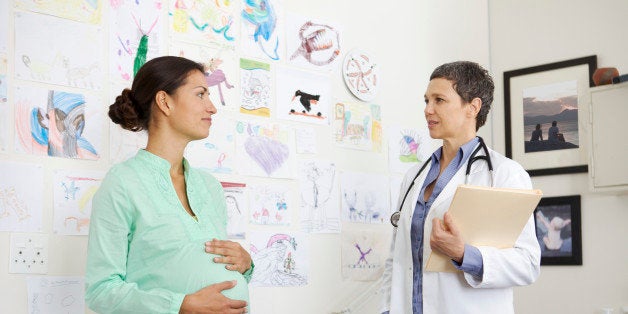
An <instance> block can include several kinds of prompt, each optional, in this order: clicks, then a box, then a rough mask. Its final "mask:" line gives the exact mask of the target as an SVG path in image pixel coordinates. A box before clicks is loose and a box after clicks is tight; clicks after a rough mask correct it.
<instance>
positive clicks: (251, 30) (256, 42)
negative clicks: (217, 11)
mask: <svg viewBox="0 0 628 314" xmlns="http://www.w3.org/2000/svg"><path fill="white" fill-rule="evenodd" d="M280 12H282V10H281V9H280V8H279V2H278V1H277V0H242V11H241V14H240V15H241V18H242V41H241V47H242V51H243V52H244V54H245V55H249V56H251V57H255V58H258V59H265V60H268V59H270V60H275V61H277V60H280V59H283V50H284V48H283V42H282V41H283V38H284V37H283V21H282V18H283V16H281V14H280Z"/></svg>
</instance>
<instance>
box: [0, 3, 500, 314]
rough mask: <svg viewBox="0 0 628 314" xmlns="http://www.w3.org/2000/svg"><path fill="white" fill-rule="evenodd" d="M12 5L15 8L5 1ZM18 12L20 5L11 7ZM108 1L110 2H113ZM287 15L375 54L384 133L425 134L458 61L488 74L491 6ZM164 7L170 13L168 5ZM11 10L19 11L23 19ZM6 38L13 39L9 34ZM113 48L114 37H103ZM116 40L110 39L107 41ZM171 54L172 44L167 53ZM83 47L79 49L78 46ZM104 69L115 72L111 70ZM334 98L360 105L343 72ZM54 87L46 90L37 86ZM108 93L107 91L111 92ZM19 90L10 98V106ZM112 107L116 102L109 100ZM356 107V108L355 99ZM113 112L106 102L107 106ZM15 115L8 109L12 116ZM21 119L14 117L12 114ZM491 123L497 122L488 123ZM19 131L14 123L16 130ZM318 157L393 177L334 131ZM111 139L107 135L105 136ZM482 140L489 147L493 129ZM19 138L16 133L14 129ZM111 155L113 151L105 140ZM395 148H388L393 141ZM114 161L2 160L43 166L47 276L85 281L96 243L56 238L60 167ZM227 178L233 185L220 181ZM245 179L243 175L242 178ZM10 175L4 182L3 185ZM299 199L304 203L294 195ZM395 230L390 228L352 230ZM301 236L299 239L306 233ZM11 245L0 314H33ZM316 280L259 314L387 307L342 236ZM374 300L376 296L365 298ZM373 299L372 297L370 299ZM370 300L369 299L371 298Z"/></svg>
mask: <svg viewBox="0 0 628 314" xmlns="http://www.w3.org/2000/svg"><path fill="white" fill-rule="evenodd" d="M3 1H6V0H3ZM9 2H10V4H12V3H13V1H12V0H9ZM103 2H107V1H104V0H103ZM284 4H285V7H286V10H288V11H292V12H295V13H299V14H301V15H306V16H310V17H314V18H319V19H323V20H327V21H330V22H333V23H338V24H341V25H342V26H343V29H344V33H343V38H342V46H343V48H344V49H347V50H349V49H352V48H361V49H364V50H366V51H369V52H371V53H372V54H373V55H374V56H375V57H376V58H377V60H378V63H379V64H380V66H381V72H380V73H381V78H382V79H381V87H380V93H379V95H378V97H377V98H376V99H375V100H374V101H373V103H377V104H379V105H381V106H382V117H383V125H384V127H386V126H389V125H400V126H405V127H424V126H425V122H424V119H423V112H422V110H423V96H422V95H423V93H424V91H425V87H426V85H427V81H428V77H429V74H430V73H431V71H432V69H433V68H434V67H436V66H437V65H439V64H441V63H444V62H449V61H454V60H461V59H466V60H473V61H476V62H479V63H480V64H483V65H484V66H487V67H488V66H489V53H488V52H489V44H488V34H489V31H488V8H487V1H486V0H473V1H454V0H447V1H434V2H432V1H415V0H403V1H395V2H388V3H386V2H381V1H375V0H365V1H359V2H358V1H335V0H320V1H305V0H300V1H284ZM164 7H167V6H166V5H165V4H164ZM16 11H17V9H13V7H12V6H11V9H10V11H9V12H10V13H13V12H16ZM12 21H13V18H12V14H11V15H10V18H9V23H8V24H9V30H8V31H9V32H10V36H9V38H10V39H11V43H10V45H9V51H8V60H9V64H8V71H9V72H8V76H9V78H11V79H13V78H14V77H13V69H14V65H13V60H15V59H14V55H13V54H14V51H13V37H14V35H13V30H14V29H13V23H12ZM102 27H103V30H104V31H103V34H104V36H106V34H107V32H108V21H107V19H106V15H105V20H104V21H103V22H102ZM0 31H6V30H5V29H4V28H0ZM103 40H104V41H105V38H103ZM105 42H107V41H105ZM165 46H166V47H167V45H165ZM77 49H80V46H77ZM103 67H104V68H105V69H108V67H106V66H103ZM332 80H333V84H334V85H333V93H334V96H335V97H336V98H337V99H338V100H341V101H342V100H352V99H353V98H352V96H351V95H350V94H349V93H348V91H347V90H346V89H345V87H344V85H343V83H342V78H341V75H340V73H338V72H336V73H334V74H333V75H332ZM37 85H42V86H45V85H44V84H37ZM107 89H108V88H105V89H104V90H105V91H106V90H107ZM12 96H13V91H12V90H9V104H11V101H12ZM101 96H102V98H103V99H105V100H107V99H109V95H107V94H106V93H104V92H103V94H102V95H101ZM353 100H354V101H357V100H355V99H353ZM106 105H108V103H104V104H103V106H106ZM12 113H13V112H12V111H11V110H9V114H12ZM11 116H12V115H11ZM489 122H490V121H489ZM10 127H11V129H12V128H13V125H10ZM316 131H317V133H318V150H319V154H318V155H317V156H316V157H318V158H322V159H331V160H333V161H335V162H336V165H337V167H338V169H339V170H348V171H361V172H372V173H377V174H386V173H387V172H388V170H387V154H386V150H384V151H383V152H381V153H369V152H359V151H351V150H346V149H339V148H336V147H334V146H333V145H332V143H331V132H330V130H329V128H328V127H317V128H316ZM103 132H104V135H105V138H107V135H108V132H109V131H108V129H105V130H103ZM482 132H484V133H487V134H488V135H487V134H483V135H484V136H485V137H486V138H487V140H488V141H489V142H490V128H488V127H487V128H485V129H484V130H482ZM10 134H11V135H13V131H10ZM103 147H108V140H105V142H104V145H103ZM384 147H386V143H384ZM108 157H109V156H108V153H106V152H105V153H104V154H103V158H102V159H101V160H100V161H98V162H90V161H80V160H69V159H61V158H46V157H35V156H24V155H20V154H17V153H15V151H14V149H13V145H9V150H8V152H6V153H4V154H0V161H21V162H28V163H33V164H42V165H43V166H44V171H45V179H44V180H45V181H44V183H45V185H46V189H45V191H44V192H45V193H44V203H45V205H44V208H43V212H44V214H43V232H44V233H46V234H48V235H50V251H49V262H50V264H49V265H50V267H49V271H48V275H83V274H84V272H85V252H86V247H87V239H86V237H83V236H58V235H54V234H53V233H52V187H51V185H52V173H53V171H54V170H56V169H68V168H79V169H98V170H106V169H108V168H109V166H110V163H109V161H108V160H109V159H108ZM221 178H227V179H228V178H229V177H225V176H221ZM236 178H237V179H241V178H242V177H236ZM3 179H4V177H3V175H2V174H0V180H3ZM295 199H296V197H295ZM353 227H358V228H372V229H373V230H386V231H390V228H391V227H390V226H389V225H388V224H386V225H382V226H364V225H359V226H353ZM293 229H294V230H295V231H296V230H297V227H296V226H294V227H293ZM9 238H10V234H9V233H7V232H0V243H1V245H0V312H2V313H26V312H27V299H26V284H25V280H24V278H25V276H24V275H19V274H8V259H9V258H8V256H9V249H8V246H9ZM310 254H311V257H312V259H311V261H310V282H309V285H308V286H306V287H299V288H256V289H252V293H251V294H252V300H251V302H252V306H253V307H252V311H253V312H254V313H268V314H270V313H273V314H275V313H295V312H298V313H317V314H318V313H329V312H332V311H340V310H342V309H345V308H346V307H347V306H348V305H351V304H352V303H355V304H361V303H364V306H362V307H354V308H352V312H353V313H376V308H377V304H378V299H377V298H376V297H373V295H372V290H371V288H373V287H374V286H373V283H361V282H349V281H343V280H342V278H341V276H340V236H339V235H338V234H314V235H312V236H311V238H310ZM366 292H368V293H366ZM365 293H366V294H365ZM363 296H364V297H366V298H362V297H363Z"/></svg>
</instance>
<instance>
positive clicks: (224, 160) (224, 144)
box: [185, 115, 238, 173]
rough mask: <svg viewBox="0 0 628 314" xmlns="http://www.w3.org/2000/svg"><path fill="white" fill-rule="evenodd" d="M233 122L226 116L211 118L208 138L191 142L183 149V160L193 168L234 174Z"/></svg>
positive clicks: (235, 167)
mask: <svg viewBox="0 0 628 314" xmlns="http://www.w3.org/2000/svg"><path fill="white" fill-rule="evenodd" d="M234 133H235V120H233V119H230V118H228V117H227V116H221V115H218V116H214V117H212V126H211V129H210V130H209V136H208V137H206V138H204V139H202V140H198V141H193V142H190V143H189V144H188V146H187V147H186V148H185V158H186V159H187V160H188V162H190V164H191V165H192V166H194V167H198V168H204V169H209V171H211V172H213V173H235V172H236V170H237V168H238V167H237V166H236V155H235V134H234Z"/></svg>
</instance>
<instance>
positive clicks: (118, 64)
mask: <svg viewBox="0 0 628 314" xmlns="http://www.w3.org/2000/svg"><path fill="white" fill-rule="evenodd" d="M161 3H162V1H156V0H148V1H110V2H109V1H107V5H108V6H109V13H110V15H109V21H110V22H109V27H110V32H109V75H110V77H111V79H112V80H114V81H124V82H128V83H129V84H130V82H131V81H132V80H133V68H134V66H135V58H136V57H137V53H138V47H139V44H140V40H141V39H142V36H143V35H146V36H147V38H146V40H147V41H146V44H147V45H146V55H145V59H146V61H149V60H151V59H153V58H155V57H158V56H160V55H162V52H161V50H162V48H161V46H162V41H163V34H162V31H161V30H162V27H163V26H162V25H163V24H162V23H163V22H162V19H161V15H162V12H163V11H162V5H161Z"/></svg>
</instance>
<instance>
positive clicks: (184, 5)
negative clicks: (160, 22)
mask: <svg viewBox="0 0 628 314" xmlns="http://www.w3.org/2000/svg"><path fill="white" fill-rule="evenodd" d="M170 3H171V5H170V10H169V12H168V16H169V17H170V30H171V33H172V34H173V36H175V37H176V38H177V39H179V40H184V41H188V42H196V43H207V42H220V43H222V44H228V45H231V46H235V40H236V38H237V36H238V34H239V29H238V27H237V23H234V20H235V18H236V15H237V13H238V11H237V4H236V2H235V1H230V0H215V1H198V0H173V1H170Z"/></svg>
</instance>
